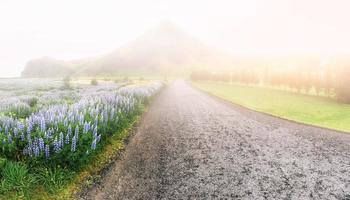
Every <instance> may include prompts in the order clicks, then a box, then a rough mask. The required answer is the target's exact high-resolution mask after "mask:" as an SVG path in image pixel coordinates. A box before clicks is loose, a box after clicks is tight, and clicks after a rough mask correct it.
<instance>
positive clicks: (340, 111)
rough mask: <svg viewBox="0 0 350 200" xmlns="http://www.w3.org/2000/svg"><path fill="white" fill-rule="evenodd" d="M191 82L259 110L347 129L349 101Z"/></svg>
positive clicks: (317, 124)
mask: <svg viewBox="0 0 350 200" xmlns="http://www.w3.org/2000/svg"><path fill="white" fill-rule="evenodd" d="M193 85H194V86H195V87H197V88H199V89H201V90H203V91H205V92H208V93H210V94H213V95H215V96H218V97H220V98H223V99H225V100H228V101H231V102H233V103H236V104H240V105H242V106H244V107H247V108H250V109H253V110H256V111H259V112H264V113H268V114H272V115H275V116H278V117H282V118H285V119H290V120H294V121H297V122H302V123H306V124H312V125H316V126H320V127H326V128H330V129H335V130H340V131H346V132H350V105H349V104H341V103H338V102H336V101H335V100H334V99H330V98H325V97H317V96H309V95H302V94H297V93H292V92H286V91H281V90H276V89H269V88H262V87H255V86H244V85H237V84H228V83H213V82H193Z"/></svg>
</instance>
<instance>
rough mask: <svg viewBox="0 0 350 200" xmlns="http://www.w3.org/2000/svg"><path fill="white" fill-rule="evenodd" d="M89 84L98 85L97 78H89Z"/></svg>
mask: <svg viewBox="0 0 350 200" xmlns="http://www.w3.org/2000/svg"><path fill="white" fill-rule="evenodd" d="M90 84H91V85H98V82H97V79H95V78H94V79H91V82H90Z"/></svg>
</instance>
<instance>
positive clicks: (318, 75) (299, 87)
mask: <svg viewBox="0 0 350 200" xmlns="http://www.w3.org/2000/svg"><path fill="white" fill-rule="evenodd" d="M190 78H191V80H194V81H217V82H227V83H241V84H249V85H264V86H272V87H276V88H287V89H289V90H293V91H296V92H298V93H301V92H304V93H307V94H309V93H310V92H311V91H313V92H314V93H315V94H316V95H322V96H329V97H332V98H333V97H335V98H336V99H337V100H339V101H340V102H343V103H350V66H349V67H337V68H334V67H333V68H331V67H324V68H322V69H317V70H310V69H307V70H305V69H302V68H298V69H293V70H288V69H284V70H282V69H268V68H265V69H259V70H257V69H251V70H246V69H240V70H237V69H236V70H232V71H220V72H210V71H203V70H200V71H193V72H192V73H191V76H190Z"/></svg>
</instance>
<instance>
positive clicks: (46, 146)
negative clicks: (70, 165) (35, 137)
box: [45, 144, 50, 158]
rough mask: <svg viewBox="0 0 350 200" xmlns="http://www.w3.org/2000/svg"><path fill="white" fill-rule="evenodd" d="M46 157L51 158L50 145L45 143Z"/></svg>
mask: <svg viewBox="0 0 350 200" xmlns="http://www.w3.org/2000/svg"><path fill="white" fill-rule="evenodd" d="M45 157H46V158H49V157H50V145H48V144H47V145H45Z"/></svg>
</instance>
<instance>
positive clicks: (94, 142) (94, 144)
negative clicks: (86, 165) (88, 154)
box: [91, 139, 96, 150]
mask: <svg viewBox="0 0 350 200" xmlns="http://www.w3.org/2000/svg"><path fill="white" fill-rule="evenodd" d="M91 149H92V150H95V149H96V139H94V140H93V141H92V143H91Z"/></svg>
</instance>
